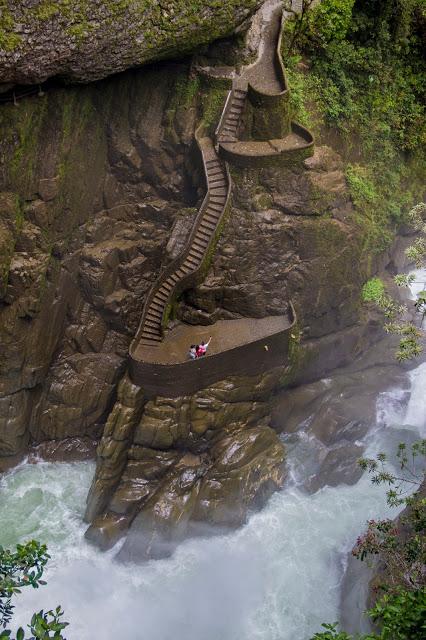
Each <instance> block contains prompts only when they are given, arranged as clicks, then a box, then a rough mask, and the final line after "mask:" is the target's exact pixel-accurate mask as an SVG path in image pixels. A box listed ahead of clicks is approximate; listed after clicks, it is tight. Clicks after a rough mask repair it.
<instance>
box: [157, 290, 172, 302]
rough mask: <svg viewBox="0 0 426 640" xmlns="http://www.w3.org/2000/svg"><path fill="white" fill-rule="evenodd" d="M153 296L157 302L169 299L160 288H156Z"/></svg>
mask: <svg viewBox="0 0 426 640" xmlns="http://www.w3.org/2000/svg"><path fill="white" fill-rule="evenodd" d="M155 297H156V298H157V300H158V301H159V302H166V301H167V300H168V299H169V296H168V294H167V293H165V292H164V291H163V290H162V289H158V291H157V293H156V294H155Z"/></svg>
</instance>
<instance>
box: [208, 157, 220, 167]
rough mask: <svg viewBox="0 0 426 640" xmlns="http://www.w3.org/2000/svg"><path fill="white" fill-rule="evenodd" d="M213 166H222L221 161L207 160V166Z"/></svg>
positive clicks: (215, 159)
mask: <svg viewBox="0 0 426 640" xmlns="http://www.w3.org/2000/svg"><path fill="white" fill-rule="evenodd" d="M212 164H220V160H218V159H217V158H212V159H211V160H206V165H207V166H211V165H212Z"/></svg>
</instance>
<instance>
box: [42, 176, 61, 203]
mask: <svg viewBox="0 0 426 640" xmlns="http://www.w3.org/2000/svg"><path fill="white" fill-rule="evenodd" d="M58 190H59V176H55V177H54V178H42V179H41V180H40V181H39V183H38V193H39V196H40V198H41V199H42V200H44V201H45V202H47V201H48V200H53V198H55V197H56V196H57V195H58Z"/></svg>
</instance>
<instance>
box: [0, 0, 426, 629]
mask: <svg viewBox="0 0 426 640" xmlns="http://www.w3.org/2000/svg"><path fill="white" fill-rule="evenodd" d="M7 4H8V3H6V5H5V7H3V6H2V7H1V9H2V11H3V14H2V15H3V22H0V135H1V138H2V145H1V154H0V183H1V188H0V206H1V209H0V212H1V213H0V340H1V353H0V406H1V408H2V411H1V413H0V472H3V475H1V476H0V523H1V526H0V545H3V546H10V547H11V546H14V545H16V544H17V543H19V542H23V541H25V540H27V539H29V538H36V539H39V540H41V541H43V542H46V543H47V544H48V546H49V550H50V553H51V555H52V560H51V562H50V563H49V569H48V571H47V578H48V586H47V587H45V588H43V597H44V598H45V599H46V600H49V601H50V600H52V599H53V600H55V602H52V603H51V606H53V605H56V604H57V603H56V600H58V602H59V601H60V602H61V604H62V605H63V607H64V608H65V610H66V615H67V619H69V620H70V621H71V623H72V624H71V626H70V627H69V631H68V629H67V637H69V638H70V639H71V640H74V639H75V638H81V639H83V640H85V639H86V638H93V637H96V634H100V637H102V638H109V637H111V638H112V637H116V636H117V635H119V636H122V637H139V635H138V634H139V633H142V631H140V629H141V628H143V635H140V637H146V638H153V639H154V640H155V639H158V640H165V639H166V638H168V637H171V633H173V635H174V636H176V637H178V638H181V637H182V638H183V637H189V638H190V639H191V638H194V639H195V638H196V637H197V638H198V637H200V636H201V635H202V636H203V637H207V638H211V640H215V639H216V638H223V639H224V640H226V639H227V638H229V640H231V638H236V637H239V638H243V639H244V638H246V639H247V640H249V639H252V638H265V640H278V639H280V640H287V639H288V640H290V638H291V639H292V640H293V639H295V640H298V639H300V640H308V637H310V635H309V634H313V633H314V632H315V631H317V630H318V629H319V627H320V625H321V623H322V622H323V621H327V620H335V619H337V618H339V617H343V619H344V620H345V622H346V623H347V625H348V626H349V627H350V629H352V630H353V631H356V630H358V629H360V628H361V627H362V625H363V623H362V622H360V621H361V620H362V611H363V609H364V608H365V603H366V589H367V583H368V578H367V577H365V576H364V577H363V578H360V580H359V584H358V583H357V582H354V583H353V584H349V585H348V580H349V578H348V577H347V575H346V578H345V571H346V566H347V560H348V558H347V556H348V553H349V552H350V549H351V547H352V545H353V544H354V540H355V539H356V537H357V535H358V534H359V533H360V531H362V529H363V526H364V523H365V521H366V520H367V519H368V518H371V517H379V516H380V515H382V516H388V515H390V516H391V517H394V515H395V513H396V512H395V511H394V510H393V511H392V510H389V508H388V507H387V505H386V500H385V490H384V489H383V488H382V487H375V486H373V485H371V483H370V482H369V480H368V477H367V476H366V475H365V474H364V475H363V474H362V471H361V469H360V468H359V466H358V465H357V460H358V459H359V458H360V457H361V456H363V455H369V456H370V455H376V454H377V453H378V452H379V451H383V450H385V451H387V452H388V453H389V455H391V454H392V451H393V450H394V449H395V447H396V446H397V444H398V442H399V440H401V439H403V440H406V441H407V442H408V443H410V442H413V441H414V440H415V439H416V438H419V437H420V438H424V437H425V436H426V431H425V429H426V415H425V406H424V402H423V401H422V392H421V390H422V389H423V388H424V384H425V368H424V367H425V364H424V362H423V360H422V359H420V360H417V361H415V362H412V363H411V364H409V365H407V364H405V365H399V364H398V363H397V362H396V360H395V358H394V351H395V348H396V345H397V340H396V339H395V338H392V337H389V336H386V335H385V331H384V328H383V324H384V319H383V314H382V312H381V311H380V310H379V308H378V307H377V306H376V305H374V304H373V303H372V302H371V301H369V300H370V299H369V298H368V297H366V296H365V293H364V291H365V287H366V286H367V285H368V283H370V282H371V279H372V278H373V277H375V278H376V279H377V277H378V278H380V282H382V283H383V286H385V287H386V288H387V290H388V291H390V292H391V293H392V295H394V296H396V297H397V298H398V299H399V300H402V301H404V302H407V304H408V305H409V306H410V309H411V310H410V313H411V316H412V317H415V315H416V314H415V310H414V307H413V303H412V300H411V301H407V298H404V294H401V292H400V291H398V290H397V288H396V287H395V284H394V282H393V276H394V275H395V274H396V273H397V272H406V271H407V270H408V269H410V268H412V264H411V263H410V262H409V260H408V259H407V256H406V254H405V249H406V248H407V247H408V246H409V245H410V244H412V242H413V239H414V238H415V236H414V233H413V230H412V229H411V228H409V227H408V226H407V225H406V224H405V218H404V217H403V212H404V211H406V210H408V209H409V208H410V207H411V206H412V205H413V204H415V203H416V202H418V201H420V200H421V198H422V197H423V196H424V173H422V171H423V168H424V163H423V165H422V164H421V161H418V160H417V157H418V156H417V155H416V153H417V151H416V153H414V152H412V158H411V159H410V158H409V152H408V151H407V150H406V149H405V150H404V151H403V152H402V151H398V155H397V156H395V158H396V157H397V160H396V159H395V158H394V157H392V158H391V160H389V157H390V156H389V149H388V148H387V147H386V145H385V144H384V151H383V150H382V149H381V148H379V150H377V149H376V150H375V151H374V153H382V154H383V158H384V162H385V164H386V163H387V164H388V165H390V164H392V162H394V163H396V164H397V163H399V164H397V167H398V169H397V170H398V171H399V172H400V173H399V174H398V180H400V182H399V183H398V186H396V185H397V178H395V175H396V174H392V179H390V178H389V179H388V178H387V174H385V173H383V176H381V177H382V178H383V183H386V182H387V183H388V185H387V186H385V187H383V186H382V185H381V183H380V177H378V178H377V183H376V182H374V180H373V179H372V178H371V177H368V176H369V175H370V174H368V173H365V172H366V171H367V169H365V167H369V166H370V165H371V168H372V170H373V171H377V167H378V166H380V167H382V166H383V165H378V164H377V161H376V160H374V159H373V152H370V151H367V150H366V149H367V146H366V147H365V148H361V147H362V145H361V143H360V142H359V141H358V140H357V137H356V136H357V133H355V134H354V136H353V138H351V137H350V136H346V137H345V134H344V133H342V130H340V129H338V128H334V129H333V126H332V125H330V122H329V121H326V117H325V116H324V113H325V107H324V104H326V101H327V100H331V98H330V95H331V94H332V92H331V93H330V87H329V85H328V84H327V79H325V80H324V82H323V84H321V83H319V82H318V80H317V79H316V80H314V77H315V78H318V76H314V73H317V74H319V73H322V71H321V66H320V65H321V57H320V56H319V59H320V62H319V63H317V65H318V66H317V67H314V63H313V62H311V61H310V60H309V56H308V55H307V54H306V55H304V57H303V58H302V59H299V58H297V56H295V55H294V52H291V51H289V50H288V49H286V46H288V44H289V42H291V41H292V37H293V36H292V34H293V33H294V31H292V29H296V33H297V28H298V27H297V24H298V23H297V20H298V19H299V18H298V17H297V16H300V10H302V17H303V15H304V14H303V11H304V10H305V3H303V5H302V7H301V6H299V5H300V3H298V2H286V3H283V2H281V1H278V0H267V1H266V2H253V1H248V0H247V1H243V0H240V1H236V0H235V1H233V2H230V3H221V2H205V3H197V2H191V3H186V6H184V3H181V2H180V1H175V0H173V1H172V0H167V2H164V3H155V2H151V0H149V1H148V2H146V3H139V2H127V0H126V1H124V2H121V1H120V3H112V5H111V6H110V3H107V2H96V3H92V6H90V3H85V2H78V3H75V8H74V7H71V6H70V5H69V4H68V3H67V2H62V1H61V2H59V1H58V2H57V3H51V2H45V1H44V0H43V1H42V2H30V1H29V0H28V2H27V1H26V0H25V1H24V2H22V3H18V4H17V6H14V5H13V3H12V6H11V7H8V6H7ZM308 4H309V3H308ZM313 4H314V7H313V8H312V9H311V11H312V15H317V16H319V18H316V19H317V20H318V21H319V22H318V24H319V25H321V16H322V13H321V11H323V10H324V11H327V10H330V7H331V8H332V11H334V6H335V3H334V2H333V0H325V2H324V3H313ZM315 4H317V6H316V8H315ZM337 4H339V3H337ZM343 4H345V3H343ZM354 4H355V9H356V3H354V2H348V6H349V5H350V7H351V8H350V11H352V7H353V6H354ZM361 4H362V3H361ZM18 5H19V6H18ZM113 5H116V6H113ZM142 5H143V6H142ZM157 5H158V6H157ZM225 5H226V6H225ZM345 6H346V4H345ZM323 7H325V8H324V9H323ZM355 9H353V10H354V11H355ZM337 10H339V11H340V10H342V11H343V9H342V8H341V7H340V5H339V7H338V9H337ZM315 11H316V12H317V13H315ZM309 15H311V14H309ZM333 15H334V14H333ZM343 15H345V14H343ZM309 19H310V18H309ZM339 24H340V23H339ZM292 25H293V26H292ZM294 25H296V26H294ZM304 28H305V29H307V30H308V31H309V28H310V29H312V26H311V27H306V26H305V27H304ZM318 28H319V27H318ZM355 31H356V29H355ZM325 33H326V30H324V31H323V32H322V35H323V37H325V35H324V34H325ZM52 34H56V35H55V37H56V38H57V43H58V44H57V46H56V47H50V46H49V42H50V39H51V38H52ZM125 34H127V35H128V38H127V39H126V38H125V37H124V35H125ZM314 35H315V33H314ZM303 37H305V38H308V36H307V35H306V34H305V36H303ZM311 37H312V38H313V40H312V41H313V42H315V37H314V36H311ZM218 38H219V39H218ZM301 38H302V36H301ZM302 40H303V39H302ZM35 42H36V45H34V43H35ZM336 42H340V41H339V39H337V40H336ZM316 46H317V45H316ZM307 50H309V49H307ZM104 54H105V55H104ZM311 55H312V60H314V58H315V55H317V54H313V53H312V54H311ZM327 55H329V54H327ZM185 56H186V57H185ZM326 57H327V56H326V55H325V58H324V59H326ZM283 63H284V64H283ZM287 63H288V69H287V70H286V67H287ZM140 65H143V66H140ZM310 65H312V68H311V66H310ZM318 69H320V71H318ZM383 73H384V72H383ZM371 77H372V76H371ZM323 78H324V76H323ZM368 82H369V83H370V84H373V85H374V82H375V80H368ZM1 83H3V84H1ZM309 83H311V84H309ZM345 90H346V89H345ZM322 91H323V94H322V93H321V92H322ZM342 91H343V89H342ZM304 92H305V93H304ZM310 92H311V93H310ZM324 96H325V97H324ZM360 101H361V99H360ZM333 104H334V103H333ZM321 109H322V110H323V111H321ZM372 118H373V116H372ZM372 121H373V122H375V121H374V120H372ZM401 121H402V120H401ZM418 122H420V119H418ZM404 126H407V127H408V125H406V124H404ZM311 129H312V131H311ZM361 129H362V128H361V125H360V128H359V131H361ZM372 129H374V127H372ZM390 130H391V129H389V131H390ZM375 134H377V136H378V137H380V135H382V134H380V133H377V132H376V133H375ZM372 135H373V134H372ZM383 135H385V134H383ZM389 135H390V134H389ZM374 140H376V138H374ZM413 145H414V143H413ZM379 147H380V145H379ZM369 153H371V155H369ZM386 153H387V154H388V155H386ZM404 154H405V155H404ZM374 158H375V156H374ZM375 163H376V164H375ZM380 171H382V168H381V169H380ZM380 171H379V174H380ZM383 171H384V170H383ZM400 176H401V177H400ZM389 185H390V188H391V190H392V189H393V190H394V191H397V190H398V189H401V190H403V191H404V197H402V195H401V197H400V199H399V200H398V199H397V198H398V197H399V195H398V196H395V197H394V196H393V195H392V197H391V196H389V195H388V191H386V189H387V188H388V187H389ZM380 189H382V191H380ZM375 190H376V191H375ZM371 193H373V195H371ZM392 198H394V199H392ZM383 203H384V204H383ZM398 207H399V209H398ZM397 209H398V211H399V213H396V211H397ZM382 210H383V211H387V213H386V215H388V218H386V220H385V221H383V218H381V217H380V216H381V215H382V213H381V212H382ZM377 211H378V212H379V213H377ZM372 212H373V213H372ZM383 215H384V214H383ZM398 216H399V217H398ZM424 277H425V275H424V272H423V271H421V270H420V271H418V272H416V283H417V285H418V283H419V282H420V285H418V288H417V291H418V290H419V286H420V289H421V288H422V285H421V283H422V280H423V279H424ZM412 286H413V287H414V286H415V285H412ZM413 291H414V289H413ZM413 295H414V294H413ZM209 336H212V342H211V345H210V347H209V351H208V354H207V356H206V357H204V358H200V359H198V360H195V361H190V360H189V359H188V357H187V352H188V348H189V346H190V344H192V343H199V342H200V341H201V340H203V339H207V338H208V337H209ZM421 339H422V338H420V340H421ZM318 594H320V595H318ZM39 597H40V596H39V593H38V592H37V591H35V592H31V593H28V592H27V591H26V592H25V594H23V595H22V597H20V603H19V605H18V607H17V613H16V617H17V624H18V623H20V624H24V622H25V620H28V619H29V617H31V612H32V611H34V610H36V609H37V608H40V606H39V605H38V604H37V603H38V602H39V600H38V598H39ZM354 602H355V604H354ZM49 606H50V605H49ZM124 611H125V612H126V613H125V615H124Z"/></svg>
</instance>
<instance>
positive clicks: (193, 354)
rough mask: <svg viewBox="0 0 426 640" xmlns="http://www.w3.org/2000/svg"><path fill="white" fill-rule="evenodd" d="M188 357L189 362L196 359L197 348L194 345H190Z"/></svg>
mask: <svg viewBox="0 0 426 640" xmlns="http://www.w3.org/2000/svg"><path fill="white" fill-rule="evenodd" d="M188 356H189V357H190V358H191V360H195V358H196V357H197V347H196V346H195V344H191V348H190V349H189V352H188Z"/></svg>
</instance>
